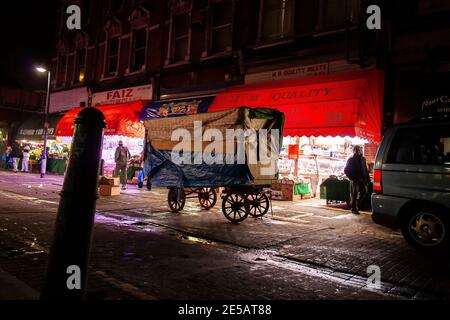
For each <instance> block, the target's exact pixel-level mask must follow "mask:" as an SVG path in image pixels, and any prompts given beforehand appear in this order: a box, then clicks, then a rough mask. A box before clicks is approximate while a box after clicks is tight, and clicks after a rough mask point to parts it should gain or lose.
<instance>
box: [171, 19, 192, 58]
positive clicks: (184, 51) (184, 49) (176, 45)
mask: <svg viewBox="0 0 450 320" xmlns="http://www.w3.org/2000/svg"><path fill="white" fill-rule="evenodd" d="M172 28H173V35H172V62H178V61H184V60H187V57H188V55H189V14H182V15H178V16H174V17H173V25H172Z"/></svg>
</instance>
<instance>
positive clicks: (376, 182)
mask: <svg viewBox="0 0 450 320" xmlns="http://www.w3.org/2000/svg"><path fill="white" fill-rule="evenodd" d="M373 192H375V193H379V194H381V193H383V186H382V184H381V169H374V170H373Z"/></svg>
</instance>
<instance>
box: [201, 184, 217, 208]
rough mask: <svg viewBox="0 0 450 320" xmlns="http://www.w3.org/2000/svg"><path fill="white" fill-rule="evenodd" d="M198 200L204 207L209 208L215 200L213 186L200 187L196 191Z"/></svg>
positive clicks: (213, 204) (214, 203) (215, 195)
mask: <svg viewBox="0 0 450 320" xmlns="http://www.w3.org/2000/svg"><path fill="white" fill-rule="evenodd" d="M198 202H200V205H201V206H202V207H203V208H204V209H206V210H209V209H211V208H212V207H214V206H215V205H216V202H217V194H216V190H214V189H213V188H201V189H200V191H199V193H198Z"/></svg>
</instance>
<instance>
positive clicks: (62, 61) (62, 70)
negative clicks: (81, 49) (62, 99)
mask: <svg viewBox="0 0 450 320" xmlns="http://www.w3.org/2000/svg"><path fill="white" fill-rule="evenodd" d="M66 67H67V58H66V56H65V55H61V56H59V58H58V74H57V83H58V85H64V83H65V82H66Z"/></svg>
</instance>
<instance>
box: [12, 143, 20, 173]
mask: <svg viewBox="0 0 450 320" xmlns="http://www.w3.org/2000/svg"><path fill="white" fill-rule="evenodd" d="M11 157H12V159H13V171H14V172H18V171H19V161H20V159H21V158H22V150H21V149H20V144H19V142H18V141H14V143H13V145H12V150H11Z"/></svg>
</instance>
